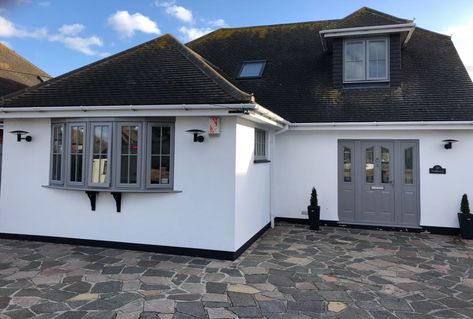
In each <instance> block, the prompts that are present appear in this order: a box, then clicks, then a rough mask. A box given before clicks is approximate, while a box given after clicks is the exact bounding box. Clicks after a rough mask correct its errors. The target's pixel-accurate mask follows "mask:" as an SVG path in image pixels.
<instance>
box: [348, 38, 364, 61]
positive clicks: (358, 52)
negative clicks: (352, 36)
mask: <svg viewBox="0 0 473 319" xmlns="http://www.w3.org/2000/svg"><path fill="white" fill-rule="evenodd" d="M346 47H347V48H346V56H345V61H347V62H360V61H363V60H364V56H363V55H364V54H363V51H364V42H350V43H346Z"/></svg>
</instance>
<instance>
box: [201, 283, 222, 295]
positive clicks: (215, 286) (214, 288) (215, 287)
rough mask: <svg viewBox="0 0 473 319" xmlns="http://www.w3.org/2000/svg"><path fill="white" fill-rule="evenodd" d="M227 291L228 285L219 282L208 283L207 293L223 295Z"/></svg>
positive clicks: (206, 286)
mask: <svg viewBox="0 0 473 319" xmlns="http://www.w3.org/2000/svg"><path fill="white" fill-rule="evenodd" d="M226 290H227V284H223V283H219V282H208V283H206V285H205V291H206V292H207V293H212V294H223V293H225V291H226Z"/></svg>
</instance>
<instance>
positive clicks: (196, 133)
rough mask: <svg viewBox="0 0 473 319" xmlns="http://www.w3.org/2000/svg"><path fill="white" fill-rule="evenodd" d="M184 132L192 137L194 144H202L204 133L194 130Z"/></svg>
mask: <svg viewBox="0 0 473 319" xmlns="http://www.w3.org/2000/svg"><path fill="white" fill-rule="evenodd" d="M186 132H187V133H190V134H193V135H194V142H199V143H202V142H203V141H204V137H203V136H202V134H204V133H205V131H202V130H199V129H196V128H194V129H192V130H187V131H186Z"/></svg>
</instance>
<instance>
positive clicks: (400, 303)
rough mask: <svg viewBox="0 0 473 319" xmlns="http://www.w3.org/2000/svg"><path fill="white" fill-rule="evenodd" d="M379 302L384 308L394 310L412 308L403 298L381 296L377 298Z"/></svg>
mask: <svg viewBox="0 0 473 319" xmlns="http://www.w3.org/2000/svg"><path fill="white" fill-rule="evenodd" d="M379 303H380V304H381V305H383V306H384V307H385V308H386V309H389V310H395V311H412V308H411V307H410V306H409V304H408V303H407V301H405V300H404V299H399V298H395V299H388V298H381V299H379Z"/></svg>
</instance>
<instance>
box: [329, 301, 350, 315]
mask: <svg viewBox="0 0 473 319" xmlns="http://www.w3.org/2000/svg"><path fill="white" fill-rule="evenodd" d="M346 308H347V305H346V304H344V303H343V302H337V301H331V302H329V303H328V306H327V309H328V311H332V312H337V313H338V312H341V311H343V310H345V309H346Z"/></svg>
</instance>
